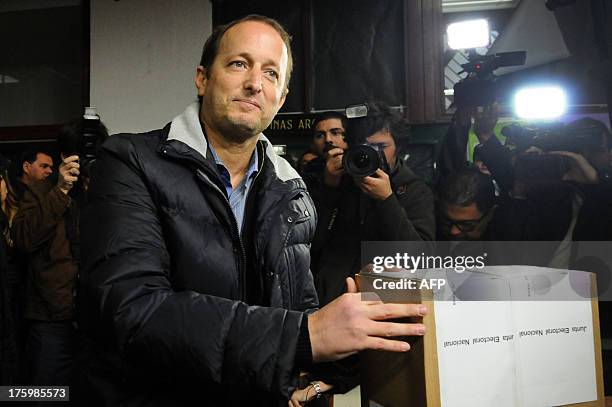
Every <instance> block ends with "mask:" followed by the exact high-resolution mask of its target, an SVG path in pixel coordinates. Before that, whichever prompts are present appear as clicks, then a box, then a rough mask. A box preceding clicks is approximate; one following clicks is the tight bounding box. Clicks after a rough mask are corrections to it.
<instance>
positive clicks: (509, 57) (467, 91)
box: [453, 51, 527, 109]
mask: <svg viewBox="0 0 612 407" xmlns="http://www.w3.org/2000/svg"><path fill="white" fill-rule="evenodd" d="M526 58H527V52H525V51H516V52H500V53H498V54H493V55H486V56H481V55H478V54H476V53H475V52H471V53H470V54H469V62H468V63H466V64H463V65H461V67H462V68H463V72H461V73H467V74H468V76H467V78H465V79H462V80H461V81H459V82H457V83H456V84H455V86H454V88H453V89H454V95H455V96H454V105H455V106H456V107H457V109H465V108H470V107H478V106H489V105H491V104H493V102H495V100H496V99H497V86H496V80H497V77H496V76H495V75H493V71H495V70H496V69H497V68H501V67H504V66H518V65H524V64H525V60H526Z"/></svg>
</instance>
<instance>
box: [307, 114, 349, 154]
mask: <svg viewBox="0 0 612 407" xmlns="http://www.w3.org/2000/svg"><path fill="white" fill-rule="evenodd" d="M347 128H348V121H347V119H346V116H345V115H343V114H342V113H338V112H334V111H329V112H323V113H320V114H318V115H317V116H316V117H315V119H314V122H313V123H312V129H313V135H312V144H313V146H314V148H315V152H316V153H317V155H318V156H319V157H324V155H325V153H326V152H327V151H328V150H329V148H330V147H338V148H342V149H346V148H347V145H346V141H345V136H346V129H347Z"/></svg>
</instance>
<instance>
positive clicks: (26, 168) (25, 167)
mask: <svg viewBox="0 0 612 407" xmlns="http://www.w3.org/2000/svg"><path fill="white" fill-rule="evenodd" d="M30 165H32V164H30V163H29V162H27V161H24V162H23V164H22V165H21V169H22V170H23V173H24V174H28V175H29V174H30Z"/></svg>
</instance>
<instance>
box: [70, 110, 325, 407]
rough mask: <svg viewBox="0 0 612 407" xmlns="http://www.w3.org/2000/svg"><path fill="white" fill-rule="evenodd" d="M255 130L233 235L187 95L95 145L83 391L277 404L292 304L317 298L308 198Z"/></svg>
mask: <svg viewBox="0 0 612 407" xmlns="http://www.w3.org/2000/svg"><path fill="white" fill-rule="evenodd" d="M260 140H261V141H260V142H259V143H258V154H259V155H258V157H259V168H258V173H257V176H256V178H255V180H254V182H253V186H252V188H253V189H252V190H251V191H250V192H249V197H248V200H247V205H246V209H245V222H244V224H245V225H248V224H250V225H253V226H252V227H246V228H245V229H244V230H243V232H242V237H240V236H239V234H238V228H237V227H236V221H235V218H234V216H233V214H232V212H231V209H230V206H229V203H228V201H227V199H226V198H225V190H224V188H223V186H222V184H221V182H220V180H219V178H218V175H217V170H216V167H215V163H214V161H213V160H211V159H210V154H208V157H209V158H208V159H206V158H205V157H206V155H207V154H206V151H207V150H206V149H207V146H206V140H205V138H204V135H203V133H202V129H201V126H200V123H199V119H198V105H197V104H194V105H192V106H190V107H189V108H187V110H186V111H185V112H184V113H183V114H182V115H181V116H179V117H177V118H176V119H174V120H173V122H172V123H170V124H169V125H168V126H166V127H165V128H164V129H163V130H157V131H153V132H150V133H146V134H140V135H116V136H113V137H111V138H110V139H109V140H108V141H107V142H106V143H105V145H104V146H103V149H102V152H101V154H100V157H99V159H98V161H97V163H96V165H95V169H94V172H93V176H92V180H91V186H90V189H89V205H88V207H87V208H86V210H85V211H84V213H83V216H82V219H81V222H82V223H81V233H82V249H81V250H82V256H83V271H82V275H81V287H80V300H79V303H80V309H79V312H80V315H79V320H80V323H81V325H82V326H83V328H84V330H85V332H86V333H87V337H88V338H89V339H90V340H91V343H89V344H88V345H89V346H91V347H92V348H91V349H89V351H86V352H84V353H85V354H86V355H87V356H88V357H86V358H85V360H84V362H83V363H84V366H83V369H84V373H85V374H84V375H83V376H82V377H81V378H82V379H86V380H85V381H86V382H87V386H86V387H85V389H86V391H87V393H86V394H85V398H86V399H87V400H88V402H89V404H92V403H93V404H104V405H113V406H114V405H160V406H161V405H163V406H171V405H191V404H192V401H193V400H199V402H198V404H200V405H206V406H234V405H240V406H243V405H257V406H259V405H262V406H274V405H286V403H287V401H286V398H287V397H289V396H290V394H291V393H290V392H291V391H292V390H293V386H294V384H295V376H296V374H297V368H296V367H295V366H294V358H295V355H296V349H297V348H298V346H299V345H300V344H299V343H298V342H299V341H298V337H299V334H300V329H302V333H303V330H304V328H305V324H304V316H305V313H304V312H308V311H309V310H311V309H313V308H314V307H316V306H317V296H316V293H315V290H314V285H313V281H312V275H311V273H310V271H309V261H310V258H309V253H308V252H309V242H310V240H311V238H312V236H313V234H314V230H315V210H314V206H313V204H312V201H311V199H310V197H309V195H308V193H307V192H306V189H305V186H304V183H303V182H302V180H301V178H299V176H298V175H297V173H296V172H295V171H294V170H293V169H292V168H291V167H290V166H289V164H288V163H287V162H286V161H284V160H283V159H282V158H280V157H278V156H276V155H275V154H274V153H273V149H272V145H271V144H270V143H269V142H268V141H267V140H266V139H265V137H263V136H261V137H260ZM303 336H304V335H303V334H302V338H303ZM80 390H83V388H81V389H80Z"/></svg>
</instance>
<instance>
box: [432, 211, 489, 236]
mask: <svg viewBox="0 0 612 407" xmlns="http://www.w3.org/2000/svg"><path fill="white" fill-rule="evenodd" d="M491 209H492V208H491ZM491 209H489V210H488V211H486V212H485V213H484V214H483V215H482V216H481V217H480V218H478V219H468V220H453V219H449V218H448V217H447V216H446V215H442V216H440V220H439V223H440V226H441V227H442V228H443V229H444V230H450V229H452V227H453V226H455V227H456V228H457V229H459V230H460V231H461V233H469V232H473V231H474V229H476V228H477V227H478V226H479V225H480V224H481V223H482V222H483V220H484V219H485V218H487V217H488V216H489V215H491V214H492V213H493V211H492V210H491Z"/></svg>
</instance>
